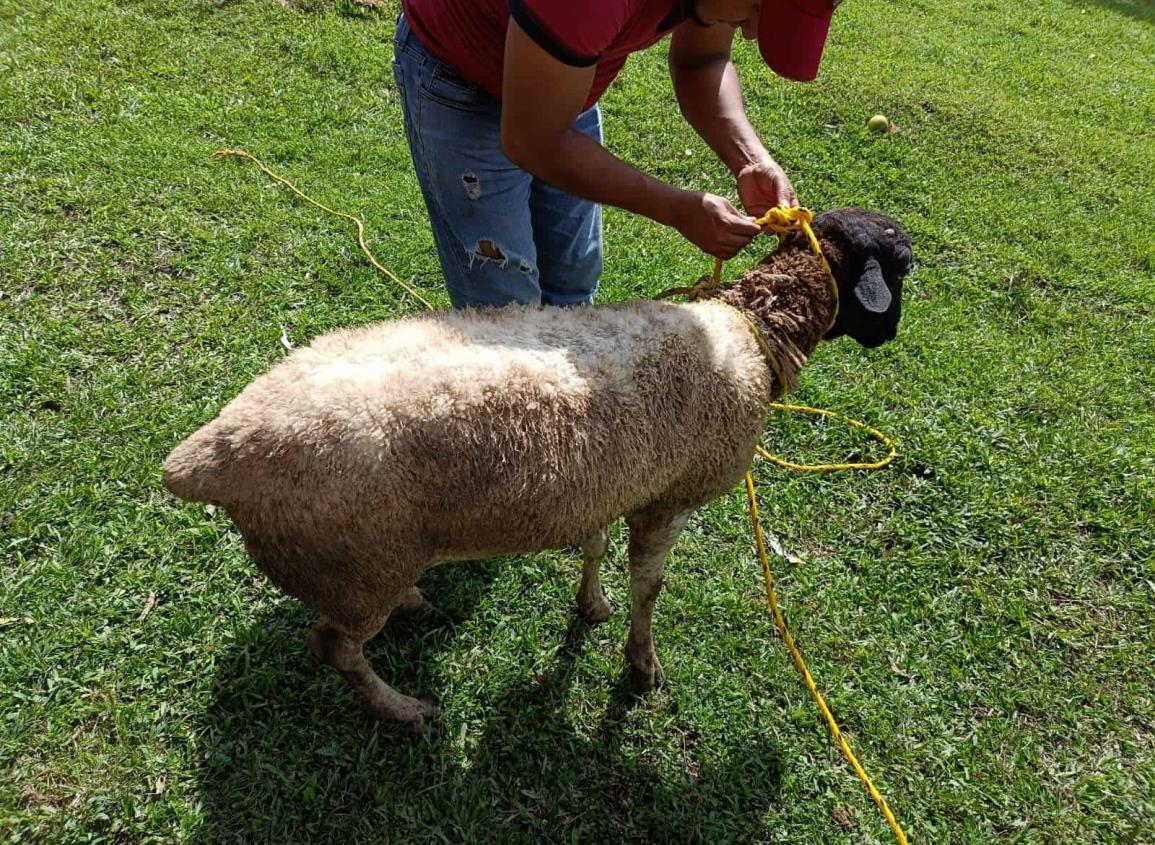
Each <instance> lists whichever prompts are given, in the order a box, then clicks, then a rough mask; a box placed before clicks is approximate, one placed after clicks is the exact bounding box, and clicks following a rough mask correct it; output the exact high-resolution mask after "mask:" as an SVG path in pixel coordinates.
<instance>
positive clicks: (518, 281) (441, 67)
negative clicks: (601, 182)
mask: <svg viewBox="0 0 1155 845" xmlns="http://www.w3.org/2000/svg"><path fill="white" fill-rule="evenodd" d="M394 48H395V49H394V53H393V76H394V79H395V80H396V82H397V90H398V91H399V92H400V94H401V106H402V109H403V110H404V113H405V130H406V133H407V135H408V138H409V149H410V152H411V153H412V154H413V165H414V167H415V168H416V170H417V180H418V182H420V184H421V193H422V194H423V195H424V196H425V206H426V208H427V209H428V210H429V219H430V220H431V221H432V224H433V239H434V241H435V242H436V243H437V253H438V256H439V257H440V259H441V269H442V271H443V272H444V274H445V285H446V287H447V288H448V289H449V298H450V299H451V300H452V301H453V304H454V306H455V307H457V308H464V307H466V306H471V305H506V304H508V303H511V302H522V303H532V304H538V303H545V304H547V305H577V304H585V303H589V302H591V301H592V300H593V297H594V293H595V292H596V291H597V285H598V276H600V275H601V271H602V210H601V206H600V205H598V204H597V203H593V202H590V201H588V200H583V199H578V198H577V197H575V196H572V195H571V194H567V193H566V192H565V191H561V190H559V189H557V188H555V187H553V186H552V185H548V184H546V183H545V182H543V181H541V180H540V179H537V178H535V177H534V176H533V175H532V174H530V173H527V172H526V171H524V170H522V169H521V168H519V167H516V166H515V165H514V164H512V163H511V162H510V161H509V159H507V158H506V157H505V155H504V154H503V153H502V151H501V103H500V102H499V101H498V100H495V99H494V98H493V97H491V96H490V95H489V94H487V93H486V92H485V91H484V90H483V89H482V88H480V87H478V86H476V85H474V84H473V83H471V82H467V81H466V80H464V79H462V78H461V77H459V76H458V75H457V74H456V73H455V72H454V70H453V69H452V68H451V67H449V66H448V65H446V64H444V63H443V62H440V61H439V60H437V59H436V58H434V57H433V55H431V54H430V53H429V51H428V50H426V49H425V47H424V45H422V44H421V42H420V41H418V40H417V37H416V36H415V35H414V34H413V33H412V31H411V30H410V29H409V24H408V22H407V21H406V20H405V17H404V16H402V17H401V19H400V20H399V21H398V23H397V37H396V39H395V41H394ZM574 128H575V129H576V130H577V131H579V132H582V133H583V134H585V135H588V136H589V137H591V138H593V139H595V140H596V141H598V142H599V143H600V142H601V140H602V121H601V113H600V112H599V111H598V107H597V106H596V105H595V106H594V107H593V108H591V109H589V110H588V111H585V112H583V113H582V114H581V115H579V116H578V119H577V122H576V123H574Z"/></svg>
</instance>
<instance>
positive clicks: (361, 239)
mask: <svg viewBox="0 0 1155 845" xmlns="http://www.w3.org/2000/svg"><path fill="white" fill-rule="evenodd" d="M230 156H232V157H235V158H246V159H248V160H249V161H251V162H252V163H253V164H255V165H256V166H257V167H259V168H260V169H261V170H262V171H263V172H264V173H265V174H267V175H268V176H269V177H270V178H272V179H275V180H276V181H277V182H279V183H281V184H282V185H284V186H285V187H286V188H288V189H289V190H290V191H292V192H293V193H294V194H296V195H297V196H299V197H300V198H301V199H303V200H304V201H305V202H307V203H311V204H312V205H315V206H316V207H317V208H319V209H321V210H322V211H327V212H329V213H330V214H332V215H334V216H336V217H342V218H344V219H345V220H351V221H352V222H353V223H355V224H357V243H358V244H360V245H361V251H362V252H363V253H365V257H366V258H368V259H369V263H371V264H372V265H373V266H374V267H376V268H377V269H378V270H380V271H381V272H382V273H384V274H385V275H386V276H388V277H389V278H390V279H392V280H393V281H394V282H396V283H397V284H399V285H401V287H402V288H404V289H405V290H406V291H407V292H408V293H409V295H410V296H412V297H413V298H414V299H416V300H417V301H418V302H420V303H421V304H422V305H424V306H425V307H426V308H428V309H429V310H430V311H432V310H433V306H432V305H431V304H430V303H429V301H428V300H427V299H426V298H425V297H423V296H422V295H421V294H419V293H418V292H417V291H415V290H414V289H413V288H412V287H410V286H409V285H407V284H405V282H403V281H401V280H400V279H399V278H397V276H395V275H393V272H392V271H391V270H390V269H389V268H388V267H386V266H385V265H384V264H382V263H381V262H380V261H378V260H377V258H376V256H374V255H373V253H372V252H371V251H370V249H369V246H368V245H367V244H366V243H365V221H364V220H362V219H361V218H360V217H357V216H356V215H354V214H346V213H345V212H344V211H337V209H335V208H329V206H327V205H325V204H323V203H320V202H317V200H315V199H313V198H312V197H311V196H309V195H308V194H306V193H305V192H304V191H302V190H301V189H300V188H298V187H297V186H296V185H294V184H293V183H292V182H290V181H289V180H288V179H285V178H283V177H281V176H278V175H277V174H276V173H274V172H273V171H271V170H269V168H268V167H266V166H265V163H264V162H263V161H261V160H260V159H259V158H257V157H256V156H254V155H252V154H251V153H248V152H245V151H244V150H217V151H216V152H215V153H213V155H212V158H213V161H220V160H221V159H223V158H228V157H230Z"/></svg>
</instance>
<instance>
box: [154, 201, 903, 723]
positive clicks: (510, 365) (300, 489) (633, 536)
mask: <svg viewBox="0 0 1155 845" xmlns="http://www.w3.org/2000/svg"><path fill="white" fill-rule="evenodd" d="M814 230H815V232H816V234H817V235H818V237H819V239H820V242H821V243H822V246H823V249H824V252H825V254H826V256H827V258H828V260H829V262H830V265H831V267H832V269H833V273H834V276H835V279H836V282H837V285H838V289H839V297H840V300H841V305H840V308H839V311H838V317H837V320H836V321H835V322H834V323H833V325H832V326H831V317H832V314H833V312H834V309H835V298H834V295H833V290H832V288H831V283H830V278H829V275H828V274H827V273H826V271H825V269H824V268H823V266H822V264H821V262H820V259H819V258H818V257H817V256H816V255H815V254H813V253H812V252H811V250H810V248H809V246H808V244H807V242H806V241H805V239H804V238H803V236H802V235H801V234H798V233H795V234H792V235H789V236H787V237H785V238H784V239H783V241H782V243H781V245H780V247H779V248H778V249H777V250H776V251H775V252H773V253H771V254H770V255H768V256H767V257H766V258H765V259H764V260H763V261H762V263H761V264H759V265H757V266H755V267H753V268H752V269H750V270H749V271H748V272H746V273H745V274H744V275H743V276H742V277H741V279H740V280H739V281H737V282H736V283H735V284H733V285H731V286H729V287H725V288H721V289H717V290H716V291H714V292H713V295H712V296H711V297H710V298H707V299H703V300H700V301H697V302H693V303H687V304H673V303H670V302H658V301H652V300H648V301H636V302H629V303H625V304H613V305H605V306H598V307H589V308H569V309H566V308H553V307H533V306H508V307H505V308H485V309H469V310H464V311H453V312H431V313H425V314H421V315H417V316H411V317H406V318H403V319H398V320H393V321H387V322H382V323H377V324H374V325H369V326H364V327H361V328H354V329H348V330H342V331H336V332H333V333H331V334H327V335H325V336H323V337H320V338H318V339H317V340H315V341H314V342H313V343H312V345H311V346H308V347H305V348H300V349H297V350H296V351H294V352H293V353H292V354H291V355H289V356H288V357H287V358H285V359H284V360H283V361H282V362H280V363H279V364H278V365H277V366H275V367H274V368H273V369H272V370H270V371H269V372H267V373H266V374H265V375H263V376H260V377H259V378H257V379H256V380H255V381H253V382H252V384H250V385H249V386H248V387H247V388H245V390H244V391H243V392H242V393H241V394H240V395H239V396H238V397H237V398H236V399H234V400H233V401H232V402H230V403H229V404H228V405H227V406H226V407H225V408H224V410H223V411H222V412H221V413H220V415H219V416H218V417H217V418H216V419H215V420H213V421H212V422H210V423H208V424H207V425H205V426H204V427H202V428H201V429H200V430H198V431H197V432H195V433H194V434H193V435H192V436H191V437H189V438H188V439H187V440H185V441H184V442H183V443H182V444H180V445H179V446H178V447H177V448H176V449H175V450H174V451H173V452H172V453H171V454H170V455H169V457H168V459H167V460H166V462H165V465H164V482H165V484H166V486H167V487H168V489H169V490H171V491H172V492H173V493H174V494H175V495H176V496H178V497H180V498H182V499H187V500H191V501H199V502H209V503H213V504H215V505H218V506H220V507H222V508H224V509H225V510H226V511H227V512H228V514H229V516H230V517H231V518H232V520H233V522H234V523H235V524H236V526H237V528H238V529H239V530H240V532H241V534H242V535H243V537H244V542H245V545H246V548H247V550H248V552H249V554H250V556H251V557H252V558H253V560H254V561H255V562H256V564H257V566H258V567H259V568H260V569H261V570H262V571H263V572H264V573H265V575H267V577H268V578H269V579H270V580H271V581H272V582H273V583H274V584H276V585H277V586H278V587H279V588H280V589H282V590H283V591H284V592H286V593H288V594H289V595H291V596H295V597H296V598H298V599H300V600H301V601H303V602H305V603H306V604H307V605H309V606H311V607H312V608H313V609H314V610H316V611H318V612H319V613H320V615H321V616H320V620H319V621H318V622H317V624H316V626H315V627H314V628H313V629H312V631H311V632H310V633H309V636H308V646H309V648H310V649H311V651H312V652H313V653H314V654H315V655H316V656H317V657H318V658H319V659H320V660H321V661H322V662H324V663H326V664H328V665H329V666H332V667H333V668H335V669H336V670H337V671H338V672H339V673H340V674H341V675H342V677H344V678H345V680H346V681H347V682H348V683H349V684H350V685H351V686H352V687H353V688H354V689H355V690H356V691H357V692H358V693H359V694H360V696H361V697H362V698H363V700H364V702H365V704H366V705H367V706H368V708H369V709H370V710H371V711H372V713H373V714H374V715H376V716H377V717H379V718H381V719H383V720H393V721H395V722H398V723H401V724H402V725H404V726H407V727H408V728H409V729H411V730H413V731H415V732H420V731H423V730H425V729H426V727H427V722H428V720H430V719H432V718H434V717H435V716H436V715H437V714H438V709H437V708H436V707H435V706H434V704H433V703H432V702H431V701H429V700H428V699H417V698H413V697H410V696H407V695H403V694H402V693H400V692H398V691H396V690H394V689H393V688H392V687H390V686H389V685H388V684H386V683H385V682H384V681H383V680H382V679H381V678H380V677H379V676H378V675H377V674H376V673H375V672H374V671H373V669H372V668H371V667H370V665H369V663H368V662H367V661H366V659H365V656H364V654H363V652H362V646H363V645H364V643H365V642H366V641H367V640H369V639H370V638H371V637H373V636H374V635H375V634H376V633H377V632H378V631H379V630H380V629H381V627H382V625H383V624H384V623H385V621H386V619H387V618H388V617H390V615H393V614H405V613H420V612H423V611H426V610H428V609H429V604H428V602H427V601H426V599H425V598H424V596H423V595H422V594H421V592H420V590H419V589H418V588H417V586H416V584H417V581H418V578H419V577H420V576H421V574H422V573H423V572H424V571H425V570H427V569H429V568H431V567H434V566H438V565H440V564H443V563H447V562H450V561H462V560H475V559H481V558H488V557H495V556H499V555H511V554H514V553H520V552H531V551H538V550H545V549H560V548H564V547H568V546H574V545H578V546H580V548H581V551H582V559H583V565H582V573H581V581H580V585H579V586H578V590H577V604H578V607H579V609H580V612H581V613H582V614H583V616H584V617H585V618H586V619H587V620H589V621H590V622H600V621H603V620H605V619H607V618H608V617H609V616H610V614H611V613H612V612H613V607H612V606H611V604H610V602H609V601H608V600H607V598H606V596H605V594H604V592H603V591H602V586H601V583H600V580H599V571H598V567H599V563H600V561H601V559H602V557H603V555H604V554H605V552H606V549H607V545H608V534H607V528H608V527H609V526H610V525H611V523H613V522H614V521H615V520H616V519H618V518H619V517H622V516H624V517H625V521H626V523H627V525H628V527H629V548H628V557H629V574H630V593H631V601H630V629H629V636H628V639H627V642H626V648H625V653H626V658H627V661H628V674H629V679H630V681H631V682H632V684H633V686H634V688H635V689H636V690H638V691H639V692H644V691H645V690H648V689H651V688H653V687H654V686H656V685H657V684H659V683H660V682H661V681H662V667H661V664H660V663H659V661H658V658H657V655H656V654H655V651H654V643H653V637H652V634H651V619H652V614H653V609H654V603H655V601H656V599H657V597H658V593H659V591H660V589H661V584H662V570H663V564H664V560H665V557H666V554H667V552H668V551H669V550H670V549H671V547H672V546H673V545H674V542H675V541H676V539H677V537H678V535H679V533H680V532H681V530H682V528H683V526H684V525H685V524H686V521H687V519H688V518H689V516H690V515H691V514H692V513H693V512H694V510H695V509H697V508H699V507H701V506H702V505H703V504H705V503H706V502H708V501H710V500H711V499H714V498H715V497H718V496H720V495H722V494H724V493H726V492H727V491H729V490H730V489H732V488H733V486H734V485H735V484H736V483H737V482H738V481H739V480H740V479H741V478H742V476H743V474H744V473H745V472H746V471H747V469H748V467H749V465H750V463H751V460H752V457H753V452H754V447H755V444H756V443H757V442H758V440H759V437H760V434H761V431H762V427H763V420H764V417H765V413H766V406H767V403H769V402H770V401H771V400H772V399H774V398H775V397H777V396H780V395H781V394H782V393H784V392H785V391H787V390H788V389H789V388H790V387H791V382H793V380H794V378H795V376H796V374H797V371H798V369H799V368H800V367H801V366H802V365H803V364H804V363H805V362H806V359H807V357H808V356H809V355H810V353H811V352H812V351H813V349H814V348H815V346H816V345H817V343H818V341H819V340H820V339H821V338H822V337H823V336H825V337H827V338H833V337H837V336H839V335H842V334H849V335H850V336H851V337H853V338H855V339H856V340H858V341H859V342H860V343H862V344H863V345H865V346H868V347H871V346H877V345H879V344H880V343H883V342H885V341H887V340H889V339H892V338H893V337H894V336H895V333H896V331H897V325H898V320H899V316H900V307H901V295H902V279H903V277H904V276H905V275H906V274H907V273H908V271H909V269H910V266H911V247H910V240H909V238H908V236H907V235H906V233H905V232H904V231H903V230H902V228H901V227H900V226H899V225H898V224H897V223H895V222H894V221H892V220H890V219H888V218H886V217H884V216H882V215H880V214H875V213H871V212H866V211H861V210H857V209H839V210H836V211H831V212H827V213H825V214H821V215H819V216H818V217H817V218H816V219H815V222H814ZM828 329H829V330H828ZM755 330H756V331H758V332H759V333H760V334H761V336H762V338H763V339H764V343H760V342H759V341H758V339H757V338H756V337H755V336H754V331H755ZM763 348H766V349H767V351H773V354H774V355H775V357H777V358H778V360H779V364H780V366H779V367H777V368H772V367H770V366H768V364H767V361H766V359H765V358H764V352H763ZM776 372H777V373H779V375H776V374H775V373H776ZM780 379H781V382H782V383H780Z"/></svg>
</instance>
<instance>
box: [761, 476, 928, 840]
mask: <svg viewBox="0 0 1155 845" xmlns="http://www.w3.org/2000/svg"><path fill="white" fill-rule="evenodd" d="M746 499H747V501H748V503H749V506H750V521H751V522H752V523H753V524H754V540H755V542H756V543H757V546H758V561H759V563H761V564H762V580H764V581H765V582H766V600H767V603H768V604H769V605H770V612H771V613H773V614H774V624H775V626H777V628H778V633H779V634H781V635H782V639H783V640H784V641H785V643H786V648H787V650H788V651H789V652H790V657H791V658H793V660H794V665H795V666H796V667H798V671H799V672H800V673H802V680H803V681H805V682H806V689H807V690H809V691H810V697H811V698H813V699H814V702H815V703H816V704H817V705H818V709H819V710H821V711H822V716H823V718H825V719H826V726H827V727H828V728H830V735H831V736H832V737H834V741H835V742H836V743H837V744H838V748H839V749H840V750H841V751H842V756H843V757H845V758H846V760H847V762H849V763H850V765H851V766H852V767H853V769H854V773H855V774H856V775H858V779H859V780H860V781H862V783H863V785H864V786H865V787H866V791H867V792H869V793H870V797H871V798H872V799H874V803H875V804H877V805H878V809H879V810H881V811H882V815H883V817H884V818H885V819H886V823H887V824H888V825H890V829H891V830H892V831H894V835H895V836H896V837H898V841H899V842H901V843H902V845H908V843H907V839H906V834H905V833H903V832H902V827H901V826H900V825H899V823H898V819H896V818H895V817H894V813H893V812H891V809H890V806H889V805H888V804H887V803H886V799H885V798H883V797H882V793H880V792H879V791H878V789H876V788H875V786H874V783H873V781H871V779H870V775H868V774H867V773H866V769H864V768H862V764H861V763H859V762H858V758H857V757H855V756H854V751H853V750H852V749H851V748H850V743H848V742H847V741H846V737H844V736H843V735H842V729H841V728H839V727H838V722H837V721H836V720H835V718H834V714H833V713H831V712H830V708H829V707H827V706H826V699H825V698H823V697H822V693H821V692H819V691H818V685H817V684H815V683H814V678H813V677H811V675H810V670H809V669H807V668H806V661H804V660H803V659H802V652H800V651H799V650H798V646H797V645H795V644H794V637H792V636H791V635H790V629H789V628H787V627H786V619H785V617H784V616H783V615H782V608H780V607H779V606H778V597H777V596H776V595H775V593H774V575H773V573H772V572H771V571H770V556H769V555H768V554H767V553H766V543H765V541H764V540H763V539H762V523H761V522H759V520H758V501H757V499H756V498H755V497H754V476H752V475H751V474H750V473H746Z"/></svg>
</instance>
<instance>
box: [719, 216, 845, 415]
mask: <svg viewBox="0 0 1155 845" xmlns="http://www.w3.org/2000/svg"><path fill="white" fill-rule="evenodd" d="M822 249H823V250H824V251H825V253H826V255H827V257H828V258H829V259H834V258H835V257H836V256H835V254H834V253H833V247H832V245H831V244H830V243H828V242H825V241H824V242H822ZM714 298H716V299H718V300H720V301H721V302H724V303H726V304H727V305H730V306H733V307H734V308H737V309H738V310H739V311H742V312H743V313H745V314H747V315H748V316H749V317H751V318H752V319H753V321H754V324H755V325H756V326H757V327H758V328H759V329H760V330H761V331H762V335H763V338H764V340H765V341H766V343H767V344H768V345H769V347H770V348H771V349H772V350H774V351H775V353H776V356H775V357H776V358H777V359H778V361H779V363H780V364H781V365H782V367H783V370H784V371H785V375H786V379H787V382H788V383H787V384H779V385H776V387H775V391H774V392H775V394H776V395H781V394H782V393H786V392H788V391H790V390H792V389H793V388H794V386H795V384H794V382H795V375H796V374H797V372H798V370H800V369H801V368H802V367H803V366H804V365H805V364H806V360H807V358H809V356H810V354H811V353H812V352H813V351H814V348H815V347H816V346H817V345H818V341H820V340H821V339H822V336H823V335H824V334H825V333H826V330H827V328H828V327H829V325H830V322H831V318H832V317H833V315H834V306H835V299H834V292H833V291H832V289H831V281H830V276H829V274H828V273H827V272H826V268H825V267H824V266H823V264H822V260H821V259H820V258H819V257H818V256H817V255H815V254H814V252H812V251H811V249H810V247H809V245H808V244H807V243H806V241H805V240H804V239H802V238H801V237H796V236H790V237H788V238H787V239H786V240H785V242H784V243H783V245H782V247H781V248H780V249H778V251H777V252H774V253H772V254H771V255H768V256H767V257H766V258H765V259H764V260H763V261H762V263H761V264H759V265H757V266H756V267H751V268H750V269H749V270H747V271H746V272H745V273H743V274H742V277H741V278H739V279H738V280H737V281H736V282H735V283H734V284H732V285H730V286H728V287H726V288H723V289H722V290H720V291H718V293H717V294H715V297H714ZM776 381H777V379H776Z"/></svg>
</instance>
